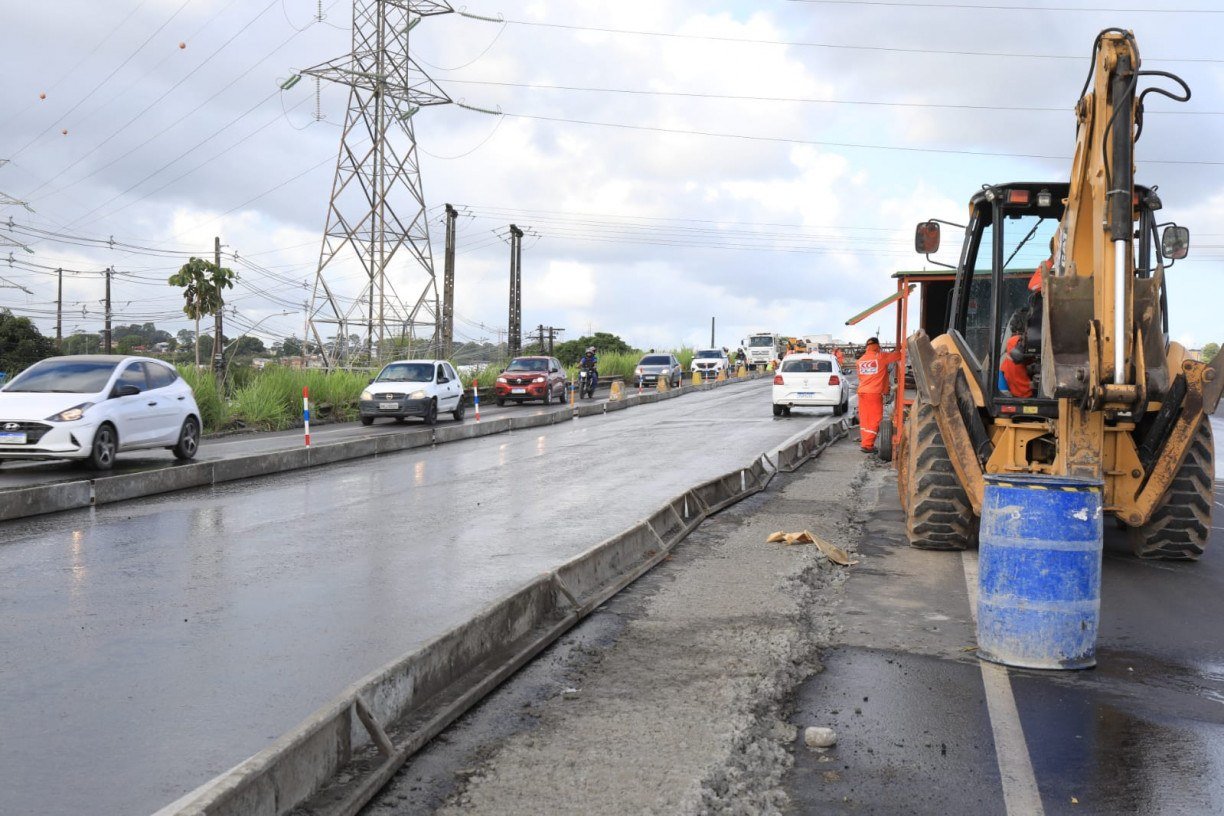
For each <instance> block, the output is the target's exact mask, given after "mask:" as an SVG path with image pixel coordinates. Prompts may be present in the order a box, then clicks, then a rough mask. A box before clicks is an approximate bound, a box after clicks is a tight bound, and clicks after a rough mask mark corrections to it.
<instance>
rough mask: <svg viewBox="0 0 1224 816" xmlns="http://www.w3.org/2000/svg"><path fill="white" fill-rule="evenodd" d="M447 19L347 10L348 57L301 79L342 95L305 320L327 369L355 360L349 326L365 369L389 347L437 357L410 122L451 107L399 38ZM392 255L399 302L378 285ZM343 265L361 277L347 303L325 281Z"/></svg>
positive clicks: (371, 1) (412, 7)
mask: <svg viewBox="0 0 1224 816" xmlns="http://www.w3.org/2000/svg"><path fill="white" fill-rule="evenodd" d="M452 11H453V9H452V8H451V7H450V6H449V5H448V4H447V3H445V2H435V1H434V0H353V51H352V53H351V54H349V55H347V56H345V57H342V58H340V59H336V60H332V61H331V62H326V63H323V64H322V65H316V66H315V67H313V68H308V69H306V70H305V71H302V74H304V75H306V76H313V77H318V78H320V79H326V80H330V81H333V82H337V83H340V84H342V85H347V86H348V87H349V89H350V90H349V104H348V113H347V115H346V116H345V120H344V130H343V133H342V135H341V139H340V153H339V157H338V158H337V160H336V175H335V180H334V182H333V184H332V194H331V199H330V201H329V203H328V206H327V225H326V227H325V228H324V230H323V246H322V248H321V250H320V252H319V268H318V272H317V273H316V275H315V285H314V292H313V294H312V296H311V302H310V311H309V313H308V318H309V322H310V333H311V335H313V338H314V341H315V343H317V344H318V345H319V347H320V348H321V349H322V350H323V354H324V360H325V362H326V364H327V365H328V366H334V365H351V364H352V363H353V358H354V356H355V355H356V354H357V352H358V350H357V349H356V348H353V347H351V346H350V343H349V341H348V338H349V334H350V331H351V330H352V328H353V327H355V326H363V328H364V330H365V337H364V344H363V345H364V350H365V353H366V355H367V359H368V360H369V362H370V363H371V364H373V362H374V361H376V360H377V359H378V358H379V357H381V356H383V355H384V354H385V352H386V350H387V344H386V342H385V341H386V340H387V338H388V337H396V338H401V339H406V340H407V341H408V343H409V344H410V346H415V345H416V343H417V342H418V341H421V340H423V339H427V340H428V342H429V344H430V346H431V347H433V348H436V347H437V344H438V332H439V325H438V323H439V321H438V314H439V308H438V286H437V282H436V279H435V277H434V265H433V250H432V248H431V246H430V242H429V226H428V223H427V221H426V212H425V194H424V191H423V188H422V185H421V171H420V166H419V164H418V161H417V147H416V135H415V132H414V129H413V122H412V117H413V115H414V114H415V113H416V112H417V111H418V110H420V109H421V108H422V107H426V106H429V105H444V104H447V103H449V102H450V101H451V100H450V97H449V96H447V95H446V93H445V92H443V91H442V89H441V88H439V87H438V86H437V85H436V84H435V83H434V81H433V80H432V79H430V78H429V76H428V75H427V74H426V73H425V72H424V71H423V70H422V69H421V68H420V66H419V65H417V64H416V63H415V62H414V61H413V59H412V57H411V56H410V55H409V52H408V35H409V32H410V31H411V30H412V29H413V27H415V26H416V24H417V23H419V22H420V21H421V19H422V18H423V17H429V16H433V15H438V14H447V13H450V12H452ZM401 248H403V249H405V250H406V251H407V252H408V253H409V254H410V255H411V260H410V262H409V270H408V284H407V285H408V286H409V287H411V291H410V292H409V293H408V294H411V295H412V297H411V299H407V300H402V299H401V298H400V297H399V295H398V294H397V293H396V291H395V287H394V286H393V285H392V283H391V281H390V280H388V279H387V271H388V264H389V263H390V262H391V260H392V259H393V258H394V257H395V255H396V253H397V252H398V251H399V250H400V249H401ZM350 257H351V258H352V259H354V260H356V262H357V264H358V265H359V266H360V267H361V268H362V269H363V270H364V271H365V274H366V277H367V280H366V282H365V286H364V288H363V289H362V291H361V293H360V294H359V295H357V297H356V299H354V300H352V301H351V302H349V300H348V298H347V297H342V296H341V295H340V294H339V292H338V291H336V287H335V286H333V285H329V284H328V281H327V274H328V273H329V272H332V273H333V274H338V273H340V272H342V271H343V269H341V268H337V267H341V266H342V265H343V264H344V262H345V259H348V258H350ZM334 283H335V279H334V278H333V284H334ZM332 329H334V332H335V337H336V338H337V339H336V342H335V344H334V345H330V344H329V342H328V341H329V340H330V339H331V338H329V337H328V335H329V334H330V333H331V330H332ZM422 351H423V349H422Z"/></svg>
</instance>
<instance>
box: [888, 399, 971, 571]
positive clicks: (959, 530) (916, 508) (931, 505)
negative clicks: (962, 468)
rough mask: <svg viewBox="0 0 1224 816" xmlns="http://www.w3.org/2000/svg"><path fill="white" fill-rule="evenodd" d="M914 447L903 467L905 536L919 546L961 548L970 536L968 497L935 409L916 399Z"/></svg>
mask: <svg viewBox="0 0 1224 816" xmlns="http://www.w3.org/2000/svg"><path fill="white" fill-rule="evenodd" d="M913 411H914V414H913V422H912V423H911V425H912V430H911V432H912V434H913V438H912V439H911V440H910V442H911V444H913V445H914V450H911V451H907V453H908V456H907V457H906V458H907V459H908V460H909V461H908V462H903V463H902V465H903V466H905V467H912V468H913V472H911V473H908V474H907V475H906V479H905V482H906V485H907V488H908V493H909V495H908V501H906V502H904V504H905V505H906V537H907V538H908V539H909V543H910V546H911V547H914V548H916V549H920V550H964V549H967V548H968V547H969V544H970V540H971V538H972V536H973V526H972V525H973V510H972V508H971V507H970V505H969V497H968V496H967V495H966V494H965V490H964V488H963V487H962V486H961V484H960V482H959V481H958V480H957V477H956V471H955V470H954V469H953V467H952V460H951V458H950V457H949V456H948V449H947V446H945V445H944V441H943V435H942V434H941V433H940V432H939V425H938V424H937V423H936V420H935V409H934V408H932V407H931V406H930V404H928V403H926V402H923V401H919V402H917V403H916V404H915V405H914V407H913Z"/></svg>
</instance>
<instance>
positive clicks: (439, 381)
mask: <svg viewBox="0 0 1224 816" xmlns="http://www.w3.org/2000/svg"><path fill="white" fill-rule="evenodd" d="M448 382H450V380H448V379H446V377H439V378H438V385H441V384H442V383H448Z"/></svg>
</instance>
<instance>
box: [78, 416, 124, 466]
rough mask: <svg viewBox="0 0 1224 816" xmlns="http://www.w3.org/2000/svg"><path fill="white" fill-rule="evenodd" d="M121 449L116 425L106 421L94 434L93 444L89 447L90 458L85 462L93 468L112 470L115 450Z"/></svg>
mask: <svg viewBox="0 0 1224 816" xmlns="http://www.w3.org/2000/svg"><path fill="white" fill-rule="evenodd" d="M118 449H119V436H118V434H116V433H115V426H114V425H111V424H109V423H104V424H103V425H101V426H100V427H99V428H98V431H97V433H95V434H94V438H93V445H91V446H90V449H89V458H88V459H86V460H85V463H86V464H87V465H88V466H89V467H90V468H91V469H92V470H110V469H111V468H112V467H114V465H115V451H117V450H118Z"/></svg>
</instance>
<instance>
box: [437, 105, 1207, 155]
mask: <svg viewBox="0 0 1224 816" xmlns="http://www.w3.org/2000/svg"><path fill="white" fill-rule="evenodd" d="M455 104H456V105H457V106H459V107H461V108H464V109H465V110H474V111H477V112H479V113H487V111H485V110H481V109H480V108H475V107H473V106H471V105H467V104H465V103H463V102H456V103H455ZM496 115H498V116H512V117H514V118H516V119H531V120H535V121H538V122H562V123H565V124H572V125H589V126H591V127H606V128H616V129H619V130H634V131H642V132H648V133H671V134H678V135H682V136H707V137H711V138H719V139H740V140H743V141H751V142H774V143H777V144H798V145H812V146H816V147H840V148H851V149H858V150H892V151H899V152H904V153H937V154H940V155H949V156H987V157H991V158H1009V159H1046V160H1050V161H1062V162H1066V161H1071V157H1070V156H1051V155H1047V154H1042V153H1008V152H1003V151H995V150H965V149H957V148H945V147H914V146H910V145H881V144H869V143H866V142H833V141H825V140H821V139H800V138H796V137H788V136H759V135H751V134H747V133H727V132H719V131H710V130H696V129H686V128H667V127H660V126H654V125H631V124H627V123H624V122H598V121H594V120H591V119H570V118H566V117H562V116H539V115H535V114H528V113H511V112H508V111H501V112H499V113H497V114H496ZM1143 161H1144V162H1145V163H1147V164H1174V165H1191V166H1204V167H1216V166H1224V161H1207V160H1191V159H1144V160H1143Z"/></svg>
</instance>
